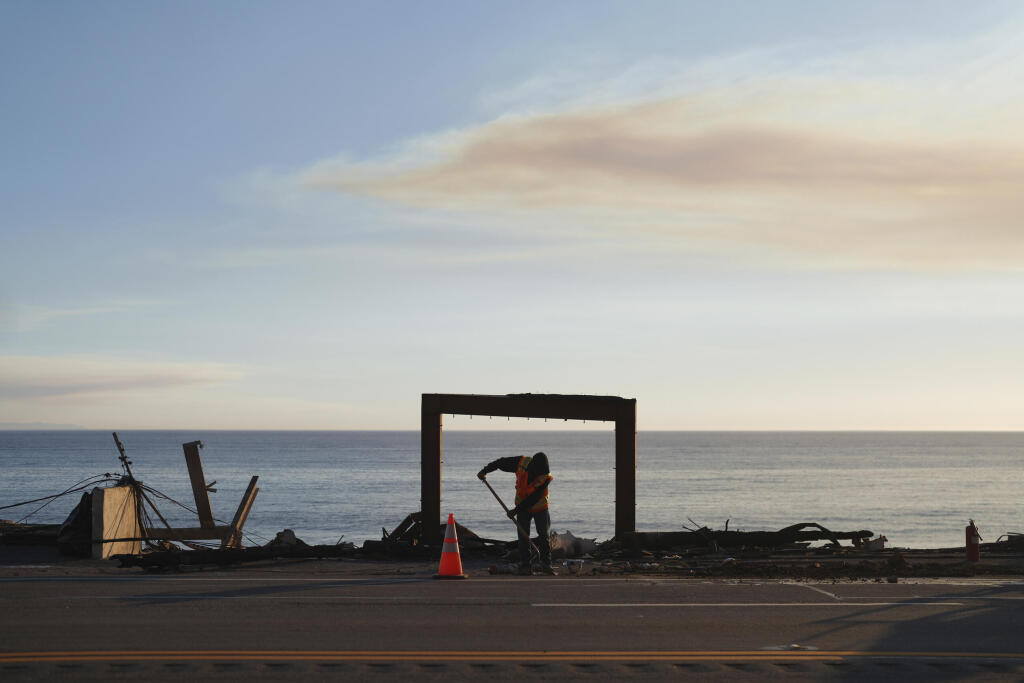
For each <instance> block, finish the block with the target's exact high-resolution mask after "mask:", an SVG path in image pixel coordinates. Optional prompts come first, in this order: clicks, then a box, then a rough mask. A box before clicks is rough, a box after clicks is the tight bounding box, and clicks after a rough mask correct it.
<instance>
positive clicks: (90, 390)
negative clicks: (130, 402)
mask: <svg viewBox="0 0 1024 683" xmlns="http://www.w3.org/2000/svg"><path fill="white" fill-rule="evenodd" d="M242 376H243V372H242V371H241V370H240V369H239V368H236V367H233V366H228V365H223V364H216V363H167V362H151V361H140V360H134V359H124V358H109V357H92V356H16V355H8V356H0V400H11V399H15V400H17V399H39V398H81V397H90V396H111V395H131V394H136V393H143V392H148V391H151V390H163V389H167V388H173V387H180V386H188V385H201V384H219V383H223V382H228V381H231V380H236V379H239V378H241V377H242Z"/></svg>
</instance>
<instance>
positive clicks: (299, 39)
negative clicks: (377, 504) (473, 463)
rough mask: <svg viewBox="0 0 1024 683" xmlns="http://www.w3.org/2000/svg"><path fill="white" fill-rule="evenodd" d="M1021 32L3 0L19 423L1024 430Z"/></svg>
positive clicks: (893, 7) (1, 216)
mask: <svg viewBox="0 0 1024 683" xmlns="http://www.w3.org/2000/svg"><path fill="white" fill-rule="evenodd" d="M1022 45H1024V6H1022V5H1021V4H1019V3H1017V2H986V3H982V4H976V5H971V6H968V5H966V4H964V3H957V2H927V3H925V2H920V3H917V2H907V3H891V2H871V1H869V2H861V3H812V2H772V3H759V2H748V3H720V4H715V3H701V2H674V1H673V2H643V1H640V2H630V3H613V2H561V3H542V2H520V3H508V4H496V3H474V2H444V3H412V2H408V3H383V4H381V3H327V2H310V3H301V4H299V5H295V4H291V3H266V2H251V3H241V2H223V3H214V4H210V3H199V2H179V3H163V4H156V3H132V2H102V1H101V2H93V3H56V2H51V3H40V2H7V3H4V4H3V5H2V6H0V55H2V59H0V84H2V90H3V105H2V107H0V122H2V124H3V126H2V133H0V134H2V136H3V145H2V147H3V154H2V155H0V174H2V175H0V180H2V182H0V205H2V206H3V210H2V212H0V428H25V427H32V426H38V427H41V428H46V427H50V426H68V425H73V426H79V427H84V428H95V429H113V428H120V429H132V428H170V429H416V428H418V427H419V419H420V395H421V394H423V393H483V394H504V393H524V392H533V393H570V394H601V395H617V396H623V397H628V398H636V399H637V404H638V427H639V429H640V430H672V429H687V430H734V429H737V430H742V429H757V430H761V429H808V430H818V429H823V430H824V429H841V430H847V429H849V430H861V429H879V430H889V429H924V430H945V429H963V430H1017V429H1024V421H1022V418H1021V413H1020V406H1021V405H1022V399H1024V360H1022V358H1024V354H1022V352H1021V349H1022V348H1024V229H1022V228H1024V226H1022V216H1024V192H1022V191H1021V188H1022V187H1024V123H1022V122H1024V88H1021V84H1022V83H1024V50H1022V49H1021V46H1022ZM534 424H536V423H535V422H531V423H530V426H533V425H534ZM446 426H450V427H455V428H459V429H462V428H489V429H498V428H504V427H514V428H518V429H522V428H524V426H526V423H524V422H523V421H517V420H512V421H505V420H504V419H502V420H488V419H486V418H484V419H479V418H478V419H474V420H469V419H468V418H457V419H455V420H454V421H450V422H449V423H448V424H446ZM546 426H547V427H549V428H553V427H560V428H566V427H570V428H576V429H579V428H587V429H589V428H591V427H595V426H596V425H591V424H587V425H582V424H580V423H569V424H564V423H557V424H554V423H549V424H548V425H546Z"/></svg>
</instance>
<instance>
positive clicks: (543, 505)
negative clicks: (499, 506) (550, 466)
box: [516, 455, 553, 514]
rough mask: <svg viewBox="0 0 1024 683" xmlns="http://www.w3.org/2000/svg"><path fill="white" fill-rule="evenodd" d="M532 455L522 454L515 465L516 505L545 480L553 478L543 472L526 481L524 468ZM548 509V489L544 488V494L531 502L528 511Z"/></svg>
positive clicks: (548, 480) (526, 475) (526, 474)
mask: <svg viewBox="0 0 1024 683" xmlns="http://www.w3.org/2000/svg"><path fill="white" fill-rule="evenodd" d="M531 460H533V458H532V457H530V456H528V455H524V456H522V457H521V458H519V465H518V466H517V467H516V505H519V504H520V503H522V502H523V501H524V500H526V499H527V498H528V497H529V496H530V494H531V493H533V492H534V491H536V490H537V489H538V488H539V487H541V486H543V485H544V483H545V482H550V481H551V479H552V478H553V477H552V476H551V475H550V474H544V475H541V476H539V477H537V478H536V479H534V480H533V481H527V479H526V478H527V477H528V476H529V474H528V473H527V471H526V468H527V467H529V466H530V461H531ZM547 509H548V490H547V489H544V495H543V496H542V497H541V498H540V500H538V501H537V502H536V503H534V504H533V507H531V508H530V510H529V511H530V513H531V514H532V513H534V512H540V511H541V510H547Z"/></svg>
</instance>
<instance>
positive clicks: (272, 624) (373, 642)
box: [0, 565, 1024, 681]
mask: <svg viewBox="0 0 1024 683" xmlns="http://www.w3.org/2000/svg"><path fill="white" fill-rule="evenodd" d="M319 566H321V567H323V566H328V565H319ZM398 571H401V570H398ZM29 574H31V572H29ZM0 614H2V615H3V617H2V621H3V624H2V627H0V636H2V645H0V678H2V679H3V680H5V681H6V680H42V679H67V680H118V679H120V678H133V679H138V678H148V679H150V680H180V679H181V678H182V677H186V678H187V677H193V678H198V679H203V680H205V679H211V678H214V679H219V680H243V679H245V680H252V679H266V680H285V679H290V680H299V679H303V680H306V679H309V678H337V677H342V676H344V677H355V678H378V679H391V680H396V679H403V678H410V677H414V678H416V679H417V680H422V679H434V680H438V679H446V680H447V679H451V678H453V677H454V678H465V677H476V678H491V679H508V680H511V679H517V678H542V679H566V678H582V677H586V678H594V677H597V678H606V679H620V678H628V677H641V676H642V677H645V678H652V677H653V678H658V677H663V678H669V677H678V676H679V675H681V674H694V675H699V676H702V677H717V678H722V679H729V680H734V679H748V680H755V679H758V680H760V679H763V678H766V677H778V676H785V677H787V678H793V677H796V678H806V679H846V678H848V679H850V680H862V679H864V678H868V677H870V678H874V679H889V680H912V679H919V680H967V679H971V680H974V679H978V680H985V679H992V680H1000V679H1002V680H1005V679H1006V678H1018V679H1019V678H1021V677H1024V583H1020V582H1012V581H998V580H985V581H974V580H960V581H958V582H923V581H921V582H913V583H908V582H901V583H897V584H889V583H874V582H853V583H851V582H841V583H835V584H833V583H808V582H751V581H707V580H698V579H679V578H671V577H656V576H650V577H645V576H619V577H613V576H594V577H588V576H579V577H577V576H559V577H518V576H506V575H499V576H486V575H482V574H480V573H477V574H476V575H474V576H472V577H471V578H470V579H468V580H465V581H438V580H434V579H433V578H432V577H431V572H430V571H429V570H426V569H423V568H420V569H415V568H414V569H411V570H408V573H398V572H397V571H396V570H393V569H386V570H380V571H374V572H370V573H366V572H359V571H353V570H352V569H347V570H346V571H345V572H339V573H332V572H330V571H324V570H318V571H308V570H307V569H304V567H303V565H298V566H293V567H290V568H286V569H282V570H274V569H265V570H261V571H255V570H253V571H248V570H241V571H231V572H209V573H207V572H203V573H193V574H183V575H141V574H131V575H117V574H113V575H91V576H74V575H59V576H57V575H49V574H45V573H44V574H38V573H36V574H32V575H23V576H14V575H11V573H7V574H5V575H4V576H0Z"/></svg>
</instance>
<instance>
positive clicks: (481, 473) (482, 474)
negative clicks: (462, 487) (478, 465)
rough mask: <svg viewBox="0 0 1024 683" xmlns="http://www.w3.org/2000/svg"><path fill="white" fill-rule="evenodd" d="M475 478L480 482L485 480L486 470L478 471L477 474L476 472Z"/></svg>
mask: <svg viewBox="0 0 1024 683" xmlns="http://www.w3.org/2000/svg"><path fill="white" fill-rule="evenodd" d="M476 478H477V479H479V480H480V481H483V480H484V479H486V478H487V470H480V471H479V472H477V473H476Z"/></svg>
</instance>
